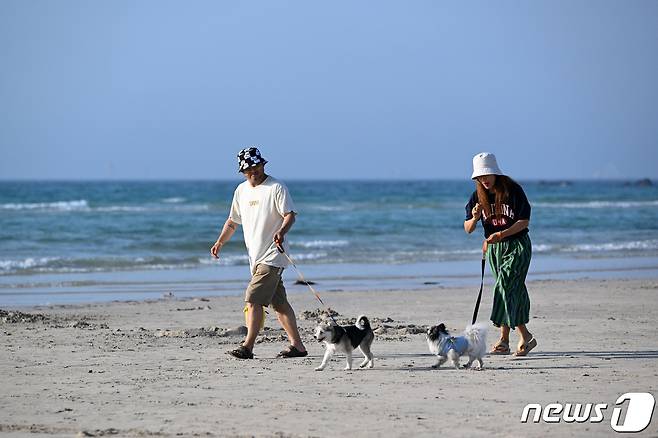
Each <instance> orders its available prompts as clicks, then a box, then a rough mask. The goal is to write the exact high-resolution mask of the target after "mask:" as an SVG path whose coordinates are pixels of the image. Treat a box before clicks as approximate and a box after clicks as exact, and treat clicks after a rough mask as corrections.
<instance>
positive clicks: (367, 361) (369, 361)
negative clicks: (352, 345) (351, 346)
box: [359, 345, 375, 368]
mask: <svg viewBox="0 0 658 438" xmlns="http://www.w3.org/2000/svg"><path fill="white" fill-rule="evenodd" d="M359 350H361V353H363V356H364V357H365V358H364V359H363V362H361V363H360V364H359V368H363V367H364V366H366V365H368V368H372V367H373V366H375V364H374V362H373V356H372V352H371V351H370V347H369V346H367V345H359Z"/></svg>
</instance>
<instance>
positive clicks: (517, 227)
mask: <svg viewBox="0 0 658 438" xmlns="http://www.w3.org/2000/svg"><path fill="white" fill-rule="evenodd" d="M528 225H530V219H522V220H520V221H517V222H515V223H514V225H512V226H511V227H509V228H508V229H506V230H503V231H498V232H497V233H493V234H492V235H491V236H489V238H488V239H487V242H488V243H496V242H500V241H501V240H503V239H504V238H506V237H509V236H513V235H514V234H516V233H518V232H519V231H522V230H524V229H526V228H528Z"/></svg>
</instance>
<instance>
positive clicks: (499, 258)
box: [464, 152, 537, 356]
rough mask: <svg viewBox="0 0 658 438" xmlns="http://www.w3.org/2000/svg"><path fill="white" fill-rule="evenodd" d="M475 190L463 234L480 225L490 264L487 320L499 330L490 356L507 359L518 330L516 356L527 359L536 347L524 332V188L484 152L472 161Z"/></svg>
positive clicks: (526, 249) (527, 218)
mask: <svg viewBox="0 0 658 438" xmlns="http://www.w3.org/2000/svg"><path fill="white" fill-rule="evenodd" d="M471 179H473V180H474V181H475V188H476V190H475V191H474V192H473V195H472V196H471V199H470V200H469V201H468V204H467V205H466V221H465V222H464V230H465V231H466V232H467V233H469V234H470V233H472V232H473V230H475V227H476V225H477V222H478V221H482V226H483V227H484V237H485V238H486V241H485V242H484V245H483V248H482V249H483V251H486V254H487V258H488V259H489V265H490V266H491V271H492V272H493V276H494V279H495V283H494V288H493V292H494V301H493V308H492V309H491V321H492V322H493V323H494V325H495V326H496V327H500V340H499V341H498V342H497V343H496V344H495V345H494V346H493V349H492V351H491V354H510V348H509V334H510V329H515V328H518V329H519V334H520V335H521V339H520V340H519V344H518V347H517V350H516V352H515V353H514V354H515V355H516V356H526V355H527V354H528V353H529V352H530V350H532V349H533V348H535V347H536V346H537V340H536V339H535V338H534V337H533V336H532V334H531V333H530V332H529V331H528V329H527V327H526V324H527V323H528V321H529V319H530V298H529V297H528V290H527V289H526V286H525V278H526V275H527V274H528V267H529V266H530V258H531V256H532V245H531V243H530V237H529V236H528V224H529V223H530V204H529V203H528V198H526V196H525V193H524V192H523V189H522V188H521V186H520V185H519V184H517V183H516V182H515V181H514V180H513V179H512V178H510V177H508V176H506V175H503V173H502V172H501V171H500V168H499V167H498V163H497V162H496V157H495V156H494V154H491V153H488V152H482V153H480V154H477V155H476V156H475V157H473V175H472V176H471Z"/></svg>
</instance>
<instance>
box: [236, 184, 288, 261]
mask: <svg viewBox="0 0 658 438" xmlns="http://www.w3.org/2000/svg"><path fill="white" fill-rule="evenodd" d="M291 211H292V212H294V211H295V206H294V204H293V202H292V197H291V196H290V193H289V192H288V188H287V187H286V186H285V185H284V184H283V183H281V182H279V181H278V180H276V179H275V178H274V177H271V176H268V177H267V178H265V181H263V182H262V183H260V184H259V185H257V186H256V187H253V186H252V185H251V184H250V183H249V181H245V182H243V183H242V184H240V185H239V186H238V187H237V188H236V189H235V193H234V194H233V202H232V204H231V213H230V215H229V219H231V220H232V221H233V222H235V223H237V224H242V232H243V234H244V243H245V244H246V246H247V252H248V253H249V267H250V268H251V273H252V274H254V273H255V272H256V266H257V265H258V264H259V263H265V264H267V265H270V266H275V267H277V268H285V267H286V266H288V259H287V258H286V256H284V255H283V254H281V253H280V252H279V251H278V250H277V249H276V245H275V243H274V234H275V233H276V232H277V231H279V229H280V228H281V225H282V224H283V216H285V215H286V213H290V212H291ZM283 248H284V250H286V251H288V239H285V240H284V241H283Z"/></svg>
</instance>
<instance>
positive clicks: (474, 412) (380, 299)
mask: <svg viewBox="0 0 658 438" xmlns="http://www.w3.org/2000/svg"><path fill="white" fill-rule="evenodd" d="M532 286H533V287H532V290H531V291H530V298H531V301H532V304H531V314H530V315H531V320H530V323H529V325H528V328H529V329H530V330H531V331H532V332H533V334H534V336H535V337H536V338H537V339H538V342H539V345H538V347H537V348H536V349H535V350H533V351H532V352H531V354H530V355H529V356H528V357H525V358H514V357H511V356H486V357H485V360H484V366H485V369H484V370H483V371H475V370H455V369H451V368H448V367H445V366H444V367H441V368H440V369H438V370H434V369H431V368H430V365H432V364H433V363H434V362H435V359H434V358H433V356H431V355H430V354H429V351H428V349H427V345H426V342H425V339H424V334H423V333H424V330H425V327H426V326H428V325H432V324H435V323H437V322H438V321H442V322H445V323H446V326H447V327H448V329H449V330H450V331H451V333H455V334H458V333H459V332H460V331H461V330H463V328H464V325H465V323H466V321H469V320H470V316H471V312H472V310H473V304H474V300H475V297H476V292H477V290H475V289H474V288H471V287H446V288H442V287H441V288H437V287H434V288H430V289H426V290H402V291H400V290H397V291H381V290H379V291H352V290H346V291H343V292H335V293H332V294H331V295H329V296H327V297H325V296H323V298H326V299H325V302H327V304H328V305H330V307H332V308H333V309H335V310H336V311H338V312H339V313H340V316H339V317H337V318H338V319H339V321H342V320H344V319H346V318H353V317H355V316H356V315H358V314H361V313H363V314H366V315H367V316H368V317H369V318H370V319H371V321H374V324H373V328H374V329H376V330H378V334H377V335H376V338H375V342H374V344H373V353H374V354H375V367H374V368H373V369H371V370H361V369H356V370H353V371H344V370H343V369H342V368H343V367H344V357H343V356H341V355H337V356H336V357H334V359H333V360H332V361H331V362H330V363H329V366H328V367H327V369H325V370H324V371H322V372H316V371H313V368H314V367H315V366H317V365H318V364H319V362H320V360H321V357H322V354H323V348H322V346H321V345H319V344H318V343H316V342H314V341H313V339H312V333H313V329H314V327H315V325H316V324H317V320H316V319H315V318H314V317H313V314H314V312H315V311H316V310H317V309H318V303H317V302H316V301H315V298H314V297H313V296H312V295H311V294H310V293H307V292H304V293H291V295H290V301H291V303H292V305H293V307H294V308H295V311H296V312H297V315H298V317H299V326H300V331H301V333H302V337H303V340H304V342H305V344H306V347H307V349H308V350H309V356H308V357H306V358H301V359H275V358H274V357H275V356H276V353H277V352H278V351H279V350H281V349H282V348H283V347H285V345H286V339H285V336H284V335H283V332H282V331H281V330H280V328H279V325H278V323H277V322H276V318H274V316H273V315H271V314H270V315H268V317H267V321H266V324H265V325H266V331H265V332H263V333H262V334H261V335H260V336H259V339H258V341H257V342H258V343H257V344H256V348H255V349H254V353H255V355H256V359H255V360H253V361H240V360H236V359H233V358H231V357H230V356H228V355H227V354H226V353H225V352H226V351H227V350H228V349H230V348H232V347H233V346H235V345H237V343H239V342H240V340H241V336H240V335H236V334H231V333H232V332H231V331H232V330H233V329H234V328H235V327H237V326H240V325H242V324H244V319H243V314H242V297H241V296H217V297H209V298H186V299H160V300H154V301H148V302H137V301H131V302H107V303H95V304H89V303H88V304H76V305H62V306H51V307H41V308H39V309H33V312H34V311H36V312H37V313H38V314H39V315H41V316H38V315H37V314H35V313H31V315H32V316H33V317H34V318H33V320H27V321H24V322H20V321H18V322H1V321H2V320H0V348H2V349H3V351H5V352H6V354H5V355H2V357H0V372H2V375H3V384H2V386H3V391H2V392H3V396H2V397H0V432H2V433H3V434H6V435H7V436H23V435H26V434H28V433H32V432H39V433H41V434H43V435H46V436H74V435H76V434H78V436H90V435H96V436H99V435H103V434H105V435H108V434H114V435H119V436H145V435H153V436H163V437H169V436H171V437H174V436H181V435H182V436H192V435H197V436H198V435H206V436H259V437H260V436H286V437H288V436H290V437H298V436H320V437H323V436H336V435H344V434H354V433H355V431H358V435H359V436H383V435H385V436H428V437H429V436H436V433H437V431H439V430H446V429H452V428H455V427H458V428H459V431H460V432H459V433H460V434H464V435H466V436H475V437H480V436H482V437H484V436H487V437H491V436H493V437H507V436H530V437H540V436H556V437H557V436H559V437H565V436H566V437H571V436H574V437H575V436H614V435H616V433H615V432H614V431H613V430H612V429H611V425H610V421H611V413H612V407H614V405H615V401H616V400H617V398H618V397H619V396H620V395H621V394H624V393H626V392H649V393H651V394H653V395H654V397H656V396H658V383H657V382H658V379H656V377H658V372H657V371H656V366H657V365H658V338H656V336H654V335H653V334H654V333H656V331H657V330H658V278H654V279H646V280H645V279H633V280H591V279H589V280H542V281H536V282H533V284H532ZM489 292H490V291H489ZM490 311H491V295H490V293H485V294H484V297H483V301H482V306H481V309H480V317H479V321H481V322H485V321H487V320H488V315H489V312H490ZM496 336H497V332H496V330H495V329H494V328H493V327H490V330H489V335H488V341H487V343H488V344H489V345H490V344H493V342H495V340H496ZM517 339H518V338H517V334H516V333H514V332H513V333H512V338H511V341H512V344H513V345H516V341H517ZM360 358H361V355H360V353H356V354H355V363H358V361H360ZM462 362H465V359H462ZM556 402H559V403H607V404H608V405H609V409H608V410H607V411H606V412H605V413H604V414H605V419H604V421H603V422H601V423H591V422H585V423H580V424H578V423H565V422H563V421H562V422H560V423H559V424H549V423H546V422H543V421H540V422H538V423H532V422H529V423H525V424H524V423H522V422H521V421H520V417H521V414H522V412H523V409H524V407H525V406H526V405H527V404H529V403H538V404H540V405H542V406H545V405H547V404H549V403H556ZM355 413H356V415H355ZM656 418H658V415H657V414H654V419H653V421H652V423H651V424H650V425H649V427H648V428H647V429H646V430H645V432H643V433H641V434H639V435H638V436H652V435H655V433H656V431H657V430H658V420H657V419H656Z"/></svg>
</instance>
